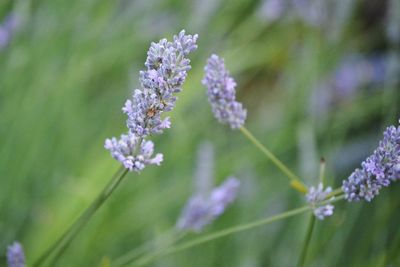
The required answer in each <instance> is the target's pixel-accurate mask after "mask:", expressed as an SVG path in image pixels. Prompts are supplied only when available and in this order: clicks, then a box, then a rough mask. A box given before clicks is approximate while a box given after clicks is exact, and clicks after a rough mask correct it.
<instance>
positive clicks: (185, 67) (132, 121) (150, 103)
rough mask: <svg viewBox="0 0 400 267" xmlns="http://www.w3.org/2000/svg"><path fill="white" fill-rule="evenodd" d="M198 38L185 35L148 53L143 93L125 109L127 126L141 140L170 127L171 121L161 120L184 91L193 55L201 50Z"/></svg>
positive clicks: (137, 93)
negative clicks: (183, 86) (190, 57)
mask: <svg viewBox="0 0 400 267" xmlns="http://www.w3.org/2000/svg"><path fill="white" fill-rule="evenodd" d="M197 37H198V36H197V34H196V35H193V36H192V35H186V34H185V31H184V30H183V31H181V32H180V33H179V34H178V35H175V36H174V41H173V42H169V41H167V40H166V39H162V40H160V41H159V42H158V43H152V44H151V46H150V49H149V51H148V52H147V59H146V63H145V66H146V67H147V70H143V71H141V72H140V84H141V89H136V90H135V91H134V93H133V97H132V100H128V101H127V102H126V103H125V106H124V108H123V109H122V110H123V112H124V113H126V114H127V115H128V119H127V126H128V128H129V130H130V131H131V132H132V133H134V134H135V135H137V136H141V137H145V136H147V135H149V134H159V133H162V132H163V130H164V129H165V128H169V127H170V122H169V118H164V119H162V118H161V114H162V113H163V112H167V111H171V110H172V109H173V107H174V106H175V102H176V96H175V95H174V94H175V93H179V92H180V91H182V85H183V83H184V81H185V79H186V76H187V72H188V71H189V70H190V68H191V67H190V60H189V59H188V58H187V56H188V55H189V53H191V52H193V51H194V50H196V49H197V45H196V41H197Z"/></svg>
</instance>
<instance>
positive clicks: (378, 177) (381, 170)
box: [342, 126, 400, 201]
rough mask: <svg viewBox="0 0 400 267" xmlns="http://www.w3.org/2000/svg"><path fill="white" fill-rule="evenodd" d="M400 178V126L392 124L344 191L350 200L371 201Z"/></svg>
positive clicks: (352, 176) (348, 180)
mask: <svg viewBox="0 0 400 267" xmlns="http://www.w3.org/2000/svg"><path fill="white" fill-rule="evenodd" d="M398 179H400V126H399V127H397V128H396V127H394V126H390V127H388V128H387V129H386V131H385V132H384V133H383V140H382V141H380V142H379V146H378V148H377V149H376V150H375V151H374V153H373V154H372V155H371V156H369V157H368V158H367V159H366V160H365V161H363V162H362V163H361V169H356V170H355V171H354V172H353V173H352V174H351V175H350V176H349V178H348V179H347V180H345V181H343V186H342V189H343V192H344V193H345V197H346V199H347V200H348V201H359V200H361V199H365V200H366V201H371V200H372V199H373V198H374V197H375V196H376V195H378V194H379V191H380V190H381V189H382V187H386V186H389V185H390V183H391V182H392V181H396V180H398Z"/></svg>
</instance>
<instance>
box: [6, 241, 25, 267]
mask: <svg viewBox="0 0 400 267" xmlns="http://www.w3.org/2000/svg"><path fill="white" fill-rule="evenodd" d="M7 263H8V267H25V255H24V249H23V248H22V246H21V244H20V243H18V242H14V243H13V244H12V245H11V246H9V247H8V249H7Z"/></svg>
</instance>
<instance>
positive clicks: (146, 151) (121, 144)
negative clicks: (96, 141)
mask: <svg viewBox="0 0 400 267" xmlns="http://www.w3.org/2000/svg"><path fill="white" fill-rule="evenodd" d="M139 145H140V149H138V151H135V150H136V147H137V146H139ZM104 147H105V148H106V149H107V150H109V151H110V152H111V155H112V157H113V158H115V159H116V160H118V161H120V162H121V163H122V164H123V165H124V166H125V168H127V169H129V170H130V171H136V172H139V171H141V170H143V169H144V167H145V166H146V165H149V164H156V165H160V163H161V162H162V160H163V155H162V154H160V153H158V154H156V156H155V157H153V158H152V155H153V152H154V144H153V142H151V141H145V140H143V141H142V142H140V143H139V137H137V136H135V135H133V134H131V133H129V134H127V135H124V134H123V135H121V138H120V140H117V139H116V138H115V137H113V138H111V139H106V141H105V144H104Z"/></svg>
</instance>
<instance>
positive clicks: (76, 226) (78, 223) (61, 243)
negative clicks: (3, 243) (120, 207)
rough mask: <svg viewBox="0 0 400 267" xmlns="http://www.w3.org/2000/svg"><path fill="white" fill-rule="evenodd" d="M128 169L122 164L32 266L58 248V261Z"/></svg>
mask: <svg viewBox="0 0 400 267" xmlns="http://www.w3.org/2000/svg"><path fill="white" fill-rule="evenodd" d="M127 172H128V170H127V169H125V168H124V167H123V166H121V168H120V169H118V171H117V172H116V173H115V174H114V175H113V177H112V178H111V180H110V182H109V183H108V184H107V185H106V187H105V188H104V189H103V191H102V192H101V193H100V194H99V195H98V196H97V198H96V199H95V200H94V201H93V202H92V204H91V205H90V206H89V207H88V208H87V209H86V210H85V211H84V212H83V213H82V214H81V215H80V216H79V217H78V219H76V220H75V222H74V223H73V224H72V225H71V226H70V227H69V228H68V229H67V230H66V231H65V233H64V234H63V235H62V236H61V237H59V239H58V240H57V241H56V242H54V243H53V244H52V245H51V246H50V247H49V248H48V249H47V250H46V251H45V252H44V253H43V255H42V256H41V257H39V259H38V260H36V262H35V263H34V264H33V265H32V267H39V266H40V265H42V264H43V263H44V262H45V261H46V260H47V259H48V257H49V256H50V255H51V254H52V253H53V252H54V251H55V250H58V253H57V254H56V256H55V258H54V259H53V261H52V265H51V266H54V264H55V263H56V262H57V260H58V258H59V257H60V256H61V255H62V254H63V253H64V251H65V250H66V249H67V247H68V246H69V244H70V243H71V241H72V240H73V239H74V238H75V237H76V236H77V234H78V233H79V231H80V230H81V229H82V228H83V227H84V226H85V225H86V224H87V222H88V221H89V220H90V218H91V217H92V216H93V214H94V213H95V212H96V211H97V210H98V209H99V208H100V207H101V206H102V205H103V203H104V202H105V201H106V200H107V199H108V197H109V196H110V195H111V194H112V192H113V191H114V190H115V188H117V186H118V185H119V184H120V183H121V181H122V180H123V178H124V177H125V175H126V174H127Z"/></svg>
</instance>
